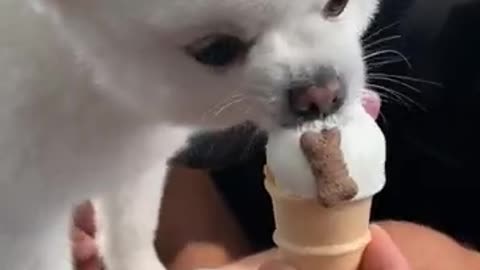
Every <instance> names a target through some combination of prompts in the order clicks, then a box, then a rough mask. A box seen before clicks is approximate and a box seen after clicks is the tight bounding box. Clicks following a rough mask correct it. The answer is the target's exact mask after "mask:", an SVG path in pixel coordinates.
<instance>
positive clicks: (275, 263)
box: [258, 260, 295, 270]
mask: <svg viewBox="0 0 480 270" xmlns="http://www.w3.org/2000/svg"><path fill="white" fill-rule="evenodd" d="M258 270H295V268H294V267H292V266H290V265H288V264H285V263H283V262H281V261H279V260H272V261H268V262H266V263H264V264H262V265H261V266H260V267H259V268H258Z"/></svg>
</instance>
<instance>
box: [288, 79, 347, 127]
mask: <svg viewBox="0 0 480 270" xmlns="http://www.w3.org/2000/svg"><path fill="white" fill-rule="evenodd" d="M344 101H345V89H344V87H343V86H342V83H341V82H340V80H339V79H338V78H337V77H331V78H329V79H328V80H327V81H324V82H323V83H321V84H314V85H312V84H304V85H299V86H296V87H293V88H290V89H289V90H288V102H289V107H290V110H291V111H292V112H293V113H294V114H295V116H297V117H299V118H301V119H304V120H313V119H317V118H320V117H324V116H327V115H329V114H332V113H334V112H335V111H336V110H338V108H340V107H341V106H342V104H343V103H344Z"/></svg>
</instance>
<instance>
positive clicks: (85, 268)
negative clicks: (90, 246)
mask: <svg viewBox="0 0 480 270" xmlns="http://www.w3.org/2000/svg"><path fill="white" fill-rule="evenodd" d="M102 269H103V267H102V264H101V262H100V260H98V258H97V257H94V258H91V259H90V260H88V261H85V262H82V263H80V264H77V266H76V267H75V270H102Z"/></svg>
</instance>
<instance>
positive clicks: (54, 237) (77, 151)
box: [0, 0, 377, 270]
mask: <svg viewBox="0 0 480 270" xmlns="http://www.w3.org/2000/svg"><path fill="white" fill-rule="evenodd" d="M325 2H326V1H325V0H297V1H291V0H254V1H251V0H203V1H198V0H196V1H192V0H175V1H172V0H135V1H132V0H81V1H79V0H2V1H0V270H7V269H8V270H32V269H36V270H68V269H71V259H70V246H69V244H70V243H69V241H68V230H69V226H70V215H71V210H72V207H73V205H75V204H77V203H79V202H81V201H83V200H85V199H97V202H99V206H98V209H99V210H101V211H100V212H99V216H100V224H99V225H100V227H101V231H102V232H103V234H102V237H101V240H102V241H101V246H102V249H103V250H104V253H105V256H106V258H105V259H106V262H107V267H109V269H111V270H119V269H125V270H131V269H160V268H161V267H162V266H161V264H160V263H159V262H158V260H157V259H156V257H155V253H154V250H153V230H154V228H155V226H156V222H157V211H158V209H159V202H160V199H161V189H162V186H163V177H164V174H165V168H166V164H165V161H166V159H167V158H168V157H170V156H171V155H172V153H173V152H174V151H176V150H177V149H178V148H179V147H180V146H181V145H182V144H183V143H184V141H185V138H186V136H187V135H188V134H189V133H190V132H191V130H194V129H197V128H198V127H208V128H218V127H226V126H227V125H231V124H235V123H237V122H239V121H243V120H245V119H252V120H255V121H257V122H258V123H259V124H260V125H262V126H263V127H265V128H268V129H270V128H274V127H275V124H276V123H278V120H279V118H281V117H286V116H285V115H284V103H285V102H284V96H285V95H284V94H285V93H284V91H282V90H284V89H282V88H281V85H282V84H284V83H286V82H287V81H286V80H287V78H288V76H286V75H287V74H285V72H288V73H291V74H292V75H295V74H296V73H297V72H299V71H301V70H307V71H308V70H309V69H311V68H313V67H314V66H318V65H332V66H334V67H335V68H336V69H337V70H338V71H340V72H342V73H343V74H344V75H345V78H346V79H347V82H348V91H349V98H350V99H353V98H355V97H356V96H357V94H358V91H357V89H360V88H361V87H363V84H364V67H363V63H362V51H361V49H360V45H359V37H360V34H361V33H362V31H363V30H364V29H365V27H366V26H367V25H368V22H369V19H370V17H371V16H372V15H373V13H374V11H375V8H376V4H377V3H376V0H352V1H351V2H350V3H349V6H348V7H347V10H346V11H345V12H344V14H343V15H342V16H341V17H340V18H339V19H337V20H334V21H326V20H325V19H324V18H323V17H322V16H321V12H320V10H321V8H322V7H323V5H324V4H325ZM32 7H34V8H32ZM218 31H220V32H229V33H231V32H233V33H236V34H238V35H241V36H245V38H253V37H255V38H256V43H255V45H254V46H253V48H252V50H251V51H250V52H249V54H248V59H246V61H245V62H244V63H243V64H242V65H241V66H236V67H234V68H231V69H229V70H227V71H225V72H214V71H212V70H210V69H208V68H206V67H204V66H202V65H200V64H198V63H197V62H195V61H193V59H192V58H190V57H189V56H187V55H186V54H185V53H184V52H183V51H182V50H181V48H182V46H184V45H187V44H189V43H191V42H192V41H193V40H195V39H196V38H199V37H202V36H203V35H205V34H209V33H211V32H218ZM237 94H241V95H242V100H241V102H240V101H237V102H236V104H235V105H232V106H223V105H226V104H227V103H229V102H230V103H232V98H231V97H232V96H233V95H237ZM347 106H348V105H347ZM220 112H221V113H220ZM339 114H340V115H339V116H338V117H341V112H340V113H339Z"/></svg>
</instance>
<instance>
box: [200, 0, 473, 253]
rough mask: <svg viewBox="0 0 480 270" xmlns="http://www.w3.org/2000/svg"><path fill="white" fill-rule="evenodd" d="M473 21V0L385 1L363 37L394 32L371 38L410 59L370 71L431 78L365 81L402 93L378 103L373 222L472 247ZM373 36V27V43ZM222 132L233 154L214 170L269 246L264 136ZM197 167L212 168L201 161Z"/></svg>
mask: <svg viewBox="0 0 480 270" xmlns="http://www.w3.org/2000/svg"><path fill="white" fill-rule="evenodd" d="M479 27H480V2H479V1H467V0H458V1H455V0H448V1H447V0H443V1H442V0H423V1H412V0H411V1H407V0H390V1H388V0H387V1H385V0H384V1H383V4H382V7H381V11H380V14H379V15H378V16H377V19H376V21H375V23H374V24H373V25H372V27H371V29H370V30H369V33H367V34H366V36H365V40H366V41H365V43H366V45H368V42H372V41H375V40H380V39H381V38H387V37H389V36H392V35H396V34H400V35H401V36H402V37H401V38H400V39H392V40H389V41H386V42H383V43H381V44H377V45H378V46H376V48H375V49H376V50H377V51H378V50H381V49H390V50H392V49H393V50H397V51H399V52H401V53H402V54H403V55H405V56H406V57H407V58H408V60H409V61H408V62H409V63H410V65H407V64H406V63H405V62H404V61H402V62H398V63H395V64H389V65H383V66H380V67H378V66H377V67H375V68H373V69H370V73H372V72H373V73H386V74H393V75H400V76H408V77H412V78H419V79H422V80H428V81H432V82H435V84H433V83H427V82H419V81H416V80H415V81H414V80H411V79H405V78H402V79H400V77H396V78H397V79H398V80H400V81H401V82H404V83H408V84H409V86H406V85H405V84H404V83H403V84H402V83H398V82H396V83H395V82H392V81H385V80H383V81H382V80H375V79H372V80H371V81H370V83H371V84H375V85H381V86H383V88H390V89H394V90H395V91H397V92H399V93H401V97H400V98H397V100H396V101H395V102H385V103H384V104H383V105H382V106H383V109H382V117H381V118H380V119H379V124H380V125H381V127H382V129H383V131H384V132H385V135H386V138H387V155H388V159H387V179H388V182H387V186H386V188H385V189H384V190H383V191H382V192H381V193H380V194H379V195H378V196H377V197H376V199H375V201H374V209H373V219H374V220H379V219H400V220H406V221H413V222H417V223H421V224H426V225H429V226H431V227H433V228H435V229H438V230H440V231H442V232H444V233H447V234H449V235H451V236H453V237H455V238H456V239H457V240H459V241H462V242H466V243H468V244H470V245H472V246H476V247H480V229H479V228H480V221H478V219H477V217H476V212H477V211H478V210H477V206H478V205H479V203H478V200H479V199H480V176H479V175H478V167H477V160H479V159H478V158H477V156H476V155H478V153H479V150H480V149H479V148H480V143H479V138H480V136H479V135H480V131H479V130H477V127H476V126H477V122H478V121H477V117H479V116H480V67H479V63H480V34H479V33H480V32H479V29H478V28H479ZM380 29H382V31H380V34H379V32H378V31H379V30H380ZM372 33H377V34H376V35H375V37H374V38H371V39H370V41H369V38H368V36H369V35H372ZM393 56H394V55H393ZM393 56H392V57H393ZM438 84H440V85H438ZM412 88H415V89H418V90H419V92H418V93H417V91H416V90H413V89H412ZM380 92H382V91H380ZM383 94H386V95H387V96H389V98H387V100H392V99H394V97H392V95H391V94H390V95H388V94H387V93H383ZM253 133H255V132H251V133H249V136H252V135H253ZM243 135H244V136H245V134H243ZM227 137H228V138H229V139H231V143H229V144H228V145H227V144H224V145H223V147H220V148H221V149H224V150H222V151H226V152H229V153H236V154H235V156H229V157H228V156H226V155H223V156H222V158H224V159H225V160H230V161H222V162H223V163H224V164H225V165H228V166H226V168H223V167H222V168H223V169H222V168H216V169H215V170H213V171H212V176H213V178H214V181H215V183H216V185H217V187H218V190H219V191H220V192H221V193H222V195H223V196H224V198H225V201H226V202H227V203H228V205H229V206H230V207H231V209H232V210H233V212H234V213H235V215H236V217H237V218H238V221H239V222H240V223H241V224H242V226H243V228H244V229H245V231H246V232H247V235H248V236H249V237H250V239H251V241H252V243H254V244H255V245H256V248H257V249H258V250H262V249H266V248H269V247H271V246H272V245H273V243H272V241H271V235H272V232H273V228H274V225H273V216H272V212H271V203H270V199H269V197H268V195H267V194H266V192H265V191H264V188H263V184H262V181H263V174H262V167H263V164H264V162H265V157H264V156H263V146H264V144H265V140H255V141H254V142H255V143H254V145H252V146H251V147H250V146H249V147H248V149H245V144H244V143H241V140H237V141H239V142H240V143H238V144H236V143H235V142H236V141H235V138H233V137H231V136H227ZM203 143H205V142H203ZM207 145H208V144H207ZM231 147H233V148H235V147H236V148H237V149H243V150H244V151H246V153H250V155H247V157H248V158H246V159H243V160H241V161H238V160H237V162H232V160H235V159H236V158H238V156H239V154H238V153H240V152H241V151H240V152H238V150H237V151H232V150H228V149H230V148H231ZM251 148H253V149H256V150H255V151H251ZM225 149H226V150H225ZM197 152H198V151H197ZM242 156H243V155H242ZM216 160H217V161H218V159H216ZM222 162H220V163H222ZM207 163H208V162H207ZM216 164H217V165H218V164H219V163H216ZM199 166H200V165H199ZM201 166H204V167H205V166H206V167H208V166H207V165H206V164H205V163H202V164H201Z"/></svg>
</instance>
